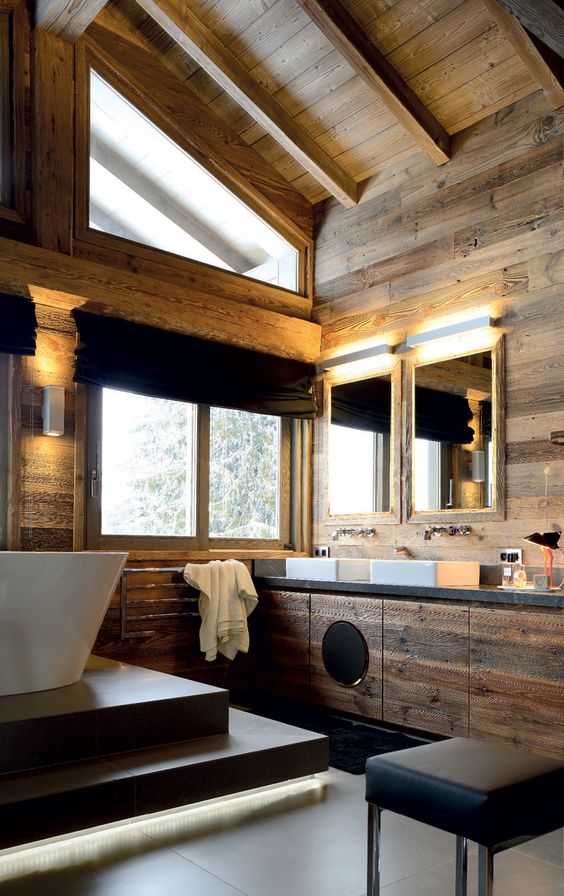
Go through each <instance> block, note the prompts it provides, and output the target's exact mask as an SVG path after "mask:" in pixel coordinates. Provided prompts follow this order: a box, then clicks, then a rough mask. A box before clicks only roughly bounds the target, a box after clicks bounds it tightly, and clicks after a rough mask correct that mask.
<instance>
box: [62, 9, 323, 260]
mask: <svg viewBox="0 0 564 896" xmlns="http://www.w3.org/2000/svg"><path fill="white" fill-rule="evenodd" d="M84 46H85V47H86V48H87V50H88V60H87V61H86V62H85V63H84V68H85V69H86V70H87V63H93V64H94V67H95V68H96V70H97V71H98V73H99V74H100V75H101V76H102V77H103V78H105V79H106V80H108V81H109V82H110V83H112V84H113V86H114V87H116V89H117V90H119V91H120V92H121V93H123V95H124V96H125V97H126V99H128V100H129V101H130V102H131V103H133V104H134V105H136V106H137V107H138V108H139V109H140V110H141V112H142V113H143V114H144V115H147V117H148V118H150V119H151V121H152V122H153V123H154V124H156V125H157V127H159V128H160V129H161V130H162V131H164V132H165V133H166V134H167V135H168V136H169V137H170V138H171V139H172V140H174V141H175V142H176V143H178V145H179V146H180V147H181V148H182V149H184V150H185V152H187V153H188V154H189V155H191V156H192V157H193V158H194V159H196V161H197V162H199V163H200V164H201V165H202V166H203V167H204V168H206V170H208V171H209V172H210V173H211V174H213V175H214V177H217V178H218V180H220V181H221V182H222V183H223V184H224V185H225V186H226V187H228V188H229V189H231V190H232V191H233V192H234V193H235V195H237V196H239V198H240V199H242V200H243V202H246V203H248V205H249V206H250V207H251V208H252V209H254V211H256V212H257V213H258V214H259V215H260V216H261V217H262V218H264V220H266V221H268V223H270V224H271V225H272V226H273V227H274V228H275V229H276V230H277V231H278V232H279V233H281V234H282V235H283V236H286V237H288V238H289V239H290V241H291V242H292V244H293V245H295V244H296V240H298V241H299V242H302V241H304V242H307V244H308V245H310V244H311V235H312V232H313V206H312V204H311V203H310V202H309V201H308V200H307V199H306V198H305V197H304V196H303V195H302V194H301V193H299V192H298V191H297V190H296V189H295V187H293V186H292V185H291V184H290V183H288V181H287V180H285V178H284V177H283V176H282V175H281V174H280V173H279V172H278V171H276V169H275V168H273V167H272V165H270V164H269V163H268V162H267V161H266V159H263V157H262V156H261V155H260V154H259V153H258V152H257V151H256V150H254V149H253V148H252V146H249V145H248V144H247V143H245V141H244V140H243V139H242V138H241V137H239V135H238V134H236V133H235V132H234V131H233V130H231V128H229V127H228V125H226V124H225V122H224V121H222V119H221V118H220V117H219V116H218V115H216V114H215V113H214V112H213V111H212V110H211V109H210V108H209V107H208V106H206V104H205V103H204V102H203V101H202V100H201V99H200V98H199V97H198V96H197V95H196V94H195V93H194V92H193V91H192V90H190V88H189V87H188V86H187V85H186V84H183V83H181V82H180V81H179V80H178V79H177V78H175V77H174V76H173V75H171V74H169V72H167V71H166V69H164V68H163V67H162V66H161V65H159V63H158V61H157V60H156V59H155V57H154V56H153V54H152V53H150V52H149V51H148V50H145V49H143V48H142V47H139V46H137V45H135V44H133V43H132V42H131V41H130V40H126V39H125V38H123V37H122V36H119V35H117V34H115V33H114V32H111V31H108V29H107V28H102V27H101V26H100V25H98V23H94V24H93V25H91V26H90V28H89V29H88V31H87V34H86V35H85V41H84ZM76 55H77V62H78V65H80V64H81V57H80V53H79V47H78V46H77V53H76ZM114 82H115V83H114ZM85 117H86V116H85ZM84 128H85V130H86V128H87V122H86V123H85V124H84ZM80 151H81V145H80V144H79V145H78V147H77V152H78V154H79V155H80Z"/></svg>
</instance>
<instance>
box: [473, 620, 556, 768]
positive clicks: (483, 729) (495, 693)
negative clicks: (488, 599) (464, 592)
mask: <svg viewBox="0 0 564 896" xmlns="http://www.w3.org/2000/svg"><path fill="white" fill-rule="evenodd" d="M470 736H471V737H476V738H481V739H487V740H491V741H495V742H497V743H501V744H507V745H508V746H516V747H523V748H525V749H529V750H533V751H535V752H542V753H546V754H547V755H550V756H558V757H560V758H564V614H563V613H562V612H551V611H549V610H541V609H538V610H535V611H530V610H529V611H528V610H522V609H520V608H515V609H507V610H500V609H497V608H492V609H490V608H474V607H472V608H471V610H470Z"/></svg>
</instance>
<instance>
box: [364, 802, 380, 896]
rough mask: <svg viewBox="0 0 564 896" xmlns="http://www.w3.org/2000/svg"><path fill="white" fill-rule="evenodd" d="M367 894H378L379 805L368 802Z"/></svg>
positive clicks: (368, 895)
mask: <svg viewBox="0 0 564 896" xmlns="http://www.w3.org/2000/svg"><path fill="white" fill-rule="evenodd" d="M366 890H367V896H380V807H379V806H375V805H374V804H373V803H368V880H367V885H366Z"/></svg>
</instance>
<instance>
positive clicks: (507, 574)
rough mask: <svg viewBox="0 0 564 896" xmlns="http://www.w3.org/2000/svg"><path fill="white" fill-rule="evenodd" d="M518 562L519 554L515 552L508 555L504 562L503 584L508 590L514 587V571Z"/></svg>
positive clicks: (502, 569)
mask: <svg viewBox="0 0 564 896" xmlns="http://www.w3.org/2000/svg"><path fill="white" fill-rule="evenodd" d="M516 562H517V554H515V553H513V552H511V553H508V554H507V556H506V559H505V560H504V561H503V566H502V567H501V584H502V585H503V586H505V587H506V588H508V587H511V585H513V571H514V567H515V563H516Z"/></svg>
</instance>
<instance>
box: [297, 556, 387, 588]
mask: <svg viewBox="0 0 564 896" xmlns="http://www.w3.org/2000/svg"><path fill="white" fill-rule="evenodd" d="M286 576H287V577H288V578H289V579H310V580H311V581H315V582H369V581H370V560H361V559H348V558H346V559H344V558H340V557H339V558H337V557H288V558H287V560H286Z"/></svg>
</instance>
